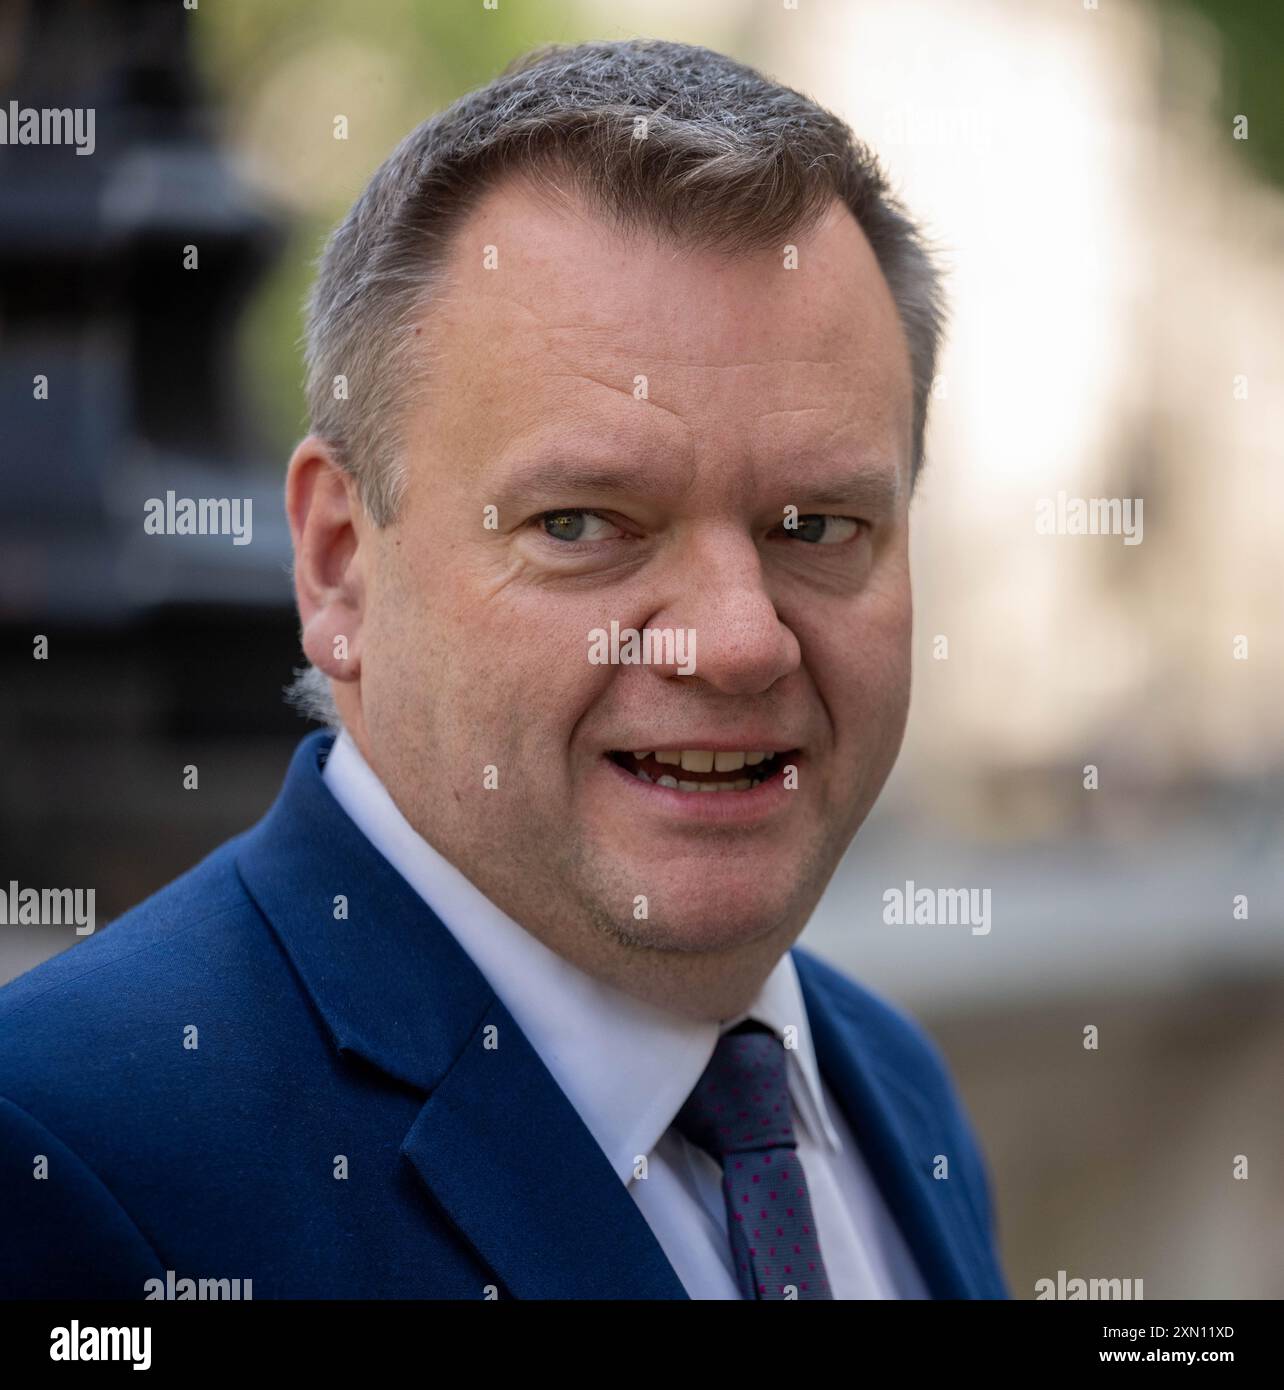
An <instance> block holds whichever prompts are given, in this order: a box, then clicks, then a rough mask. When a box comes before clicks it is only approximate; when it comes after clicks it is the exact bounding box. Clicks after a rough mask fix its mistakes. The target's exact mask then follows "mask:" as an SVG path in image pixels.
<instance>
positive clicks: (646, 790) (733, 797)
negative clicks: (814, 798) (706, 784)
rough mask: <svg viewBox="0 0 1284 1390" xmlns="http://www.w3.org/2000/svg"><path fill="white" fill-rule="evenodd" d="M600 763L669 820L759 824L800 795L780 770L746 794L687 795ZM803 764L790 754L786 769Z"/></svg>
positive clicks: (642, 802) (612, 764)
mask: <svg viewBox="0 0 1284 1390" xmlns="http://www.w3.org/2000/svg"><path fill="white" fill-rule="evenodd" d="M601 761H602V762H603V764H604V765H605V766H606V769H607V771H608V772H610V773H612V774H613V775H614V777H615V779H616V781H617V782H620V783H622V784H623V785H624V788H625V790H627V791H631V792H632V793H633V794H634V796H636V797H637V798H638V802H637V804H638V805H639V806H640V807H644V808H646V809H649V810H651V811H653V812H654V813H655V814H657V815H661V816H664V817H666V818H667V819H669V820H682V821H690V822H693V823H695V824H702V825H756V824H758V823H760V822H761V821H765V820H769V819H770V818H771V817H772V816H777V815H780V814H781V813H782V812H783V811H784V809H785V807H786V806H788V805H789V804H790V803H791V801H792V800H794V799H795V798H796V797H797V796H798V792H797V790H792V791H791V790H790V789H788V788H787V787H786V786H785V779H784V776H783V774H782V772H781V771H777V772H776V773H775V775H774V776H771V777H769V778H767V780H766V781H765V782H759V783H758V785H757V786H756V787H751V788H750V789H749V790H748V791H747V792H684V791H679V790H678V788H677V787H662V786H660V785H659V783H657V782H644V781H643V780H642V779H641V778H640V777H635V776H634V775H633V774H632V773H631V772H627V771H626V770H625V769H624V768H622V767H621V766H620V765H619V763H617V762H614V761H612V759H611V758H609V757H607V756H606V755H605V754H603V756H602V759H601ZM801 763H802V756H801V754H797V753H795V754H791V756H790V761H789V763H788V764H786V766H793V767H799V766H800V765H801Z"/></svg>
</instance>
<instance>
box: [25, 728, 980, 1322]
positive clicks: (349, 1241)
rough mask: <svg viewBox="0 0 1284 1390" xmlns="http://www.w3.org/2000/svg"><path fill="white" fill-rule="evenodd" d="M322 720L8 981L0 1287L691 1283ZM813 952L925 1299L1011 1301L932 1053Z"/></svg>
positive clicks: (552, 1292)
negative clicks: (356, 809) (172, 852)
mask: <svg viewBox="0 0 1284 1390" xmlns="http://www.w3.org/2000/svg"><path fill="white" fill-rule="evenodd" d="M330 737H331V736H330V735H328V734H325V733H314V734H311V735H309V736H308V737H307V738H305V739H304V740H303V742H302V743H301V745H300V746H299V749H298V751H297V752H296V753H295V756H294V759H293V762H292V763H291V766H290V770H289V774H288V776H287V778H286V782H285V785H284V788H283V790H282V792H281V794H280V796H279V798H278V799H277V801H276V803H275V805H274V806H273V807H272V809H271V810H270V811H269V812H268V814H267V815H266V816H265V817H264V819H263V820H262V821H261V822H260V823H259V824H258V825H257V826H255V827H254V828H253V829H252V830H250V831H248V832H246V833H245V834H243V835H240V836H238V837H237V838H236V839H234V840H231V841H229V842H228V843H227V844H225V845H223V846H222V847H221V848H220V849H218V850H216V851H215V852H214V853H213V854H212V855H210V856H209V857H208V858H207V859H205V860H204V861H203V862H202V863H200V864H199V865H197V866H196V868H194V869H192V870H191V871H190V872H188V873H187V874H185V875H184V876H183V877H182V878H180V879H178V880H176V881H175V882H174V883H172V884H170V885H169V886H168V887H166V888H164V889H163V890H162V891H161V892H159V893H157V894H156V895H155V896H154V897H152V898H149V899H148V900H147V901H146V902H144V903H142V904H141V905H140V906H138V907H136V908H134V909H133V910H132V911H130V912H128V913H126V914H125V916H124V917H122V918H120V919H119V920H117V921H116V922H114V923H112V924H111V925H110V926H109V927H108V928H106V929H105V930H103V931H101V932H99V933H97V934H95V935H94V936H91V937H88V938H87V939H86V940H85V941H84V942H83V943H81V944H79V945H77V946H76V947H75V949H73V950H68V951H67V952H65V953H64V954H62V955H60V956H57V957H55V958H54V959H53V960H50V961H47V962H45V963H44V964H43V965H41V966H39V967H38V968H37V969H35V970H32V971H31V972H29V973H28V974H27V975H25V976H23V977H22V978H21V979H19V980H16V981H14V982H13V983H12V984H10V985H9V986H8V987H7V988H5V989H4V990H0V1199H2V1202H3V1208H4V1211H3V1217H2V1218H0V1296H6V1297H27V1296H44V1297H72V1296H75V1297H123V1298H142V1297H143V1296H144V1284H145V1282H146V1281H147V1280H149V1279H153V1278H159V1279H162V1280H163V1279H165V1277H166V1271H168V1270H173V1271H174V1272H175V1276H176V1277H177V1278H180V1279H181V1278H201V1277H204V1278H226V1279H237V1278H239V1279H242V1280H244V1279H247V1278H248V1279H252V1280H253V1285H252V1290H253V1297H254V1298H256V1299H262V1298H267V1297H315V1298H345V1297H350V1298H473V1299H480V1298H482V1297H484V1296H485V1290H486V1287H487V1286H488V1285H492V1286H494V1287H495V1288H496V1289H497V1290H498V1294H499V1296H500V1297H515V1298H685V1297H686V1296H687V1295H686V1293H685V1291H684V1289H683V1287H682V1285H681V1283H680V1282H679V1280H678V1278H677V1275H676V1274H675V1273H674V1271H673V1269H672V1267H671V1266H670V1265H669V1263H668V1261H667V1260H666V1258H665V1256H664V1254H663V1252H662V1250H661V1248H660V1246H659V1244H658V1243H657V1242H656V1240H655V1238H654V1236H653V1235H652V1234H651V1230H650V1228H649V1227H648V1226H647V1224H646V1222H645V1221H644V1220H643V1218H642V1216H641V1214H640V1213H639V1211H638V1209H637V1207H636V1206H635V1205H634V1202H633V1199H632V1198H631V1197H630V1196H629V1194H628V1191H627V1190H626V1189H625V1188H624V1186H623V1185H622V1184H621V1183H620V1181H619V1179H618V1178H617V1177H616V1176H615V1174H614V1172H613V1171H612V1169H611V1167H610V1165H609V1164H608V1162H607V1159H606V1157H605V1155H604V1154H603V1153H602V1151H601V1150H600V1149H599V1148H598V1146H597V1144H596V1142H595V1141H594V1139H593V1137H592V1135H591V1134H590V1133H589V1131H588V1129H587V1128H586V1127H585V1125H584V1123H583V1121H582V1120H581V1119H580V1117H579V1115H578V1114H577V1113H576V1111H575V1110H574V1109H573V1107H572V1106H571V1104H570V1102H569V1101H568V1100H567V1098H566V1096H565V1095H564V1094H563V1093H562V1091H561V1090H560V1089H559V1088H558V1086H557V1084H556V1083H555V1082H554V1080H553V1078H552V1076H551V1075H550V1074H549V1072H548V1071H547V1070H546V1069H545V1067H544V1064H543V1063H542V1062H541V1061H540V1058H539V1056H538V1055H537V1054H536V1052H535V1051H534V1049H533V1048H532V1047H531V1046H530V1044H529V1043H528V1042H527V1040H526V1039H525V1037H523V1035H522V1033H521V1031H520V1030H519V1029H518V1027H517V1025H516V1023H515V1022H514V1021H513V1018H512V1016H511V1015H510V1014H509V1013H508V1011H507V1010H506V1009H505V1008H504V1006H503V1005H502V1004H501V1003H500V1002H499V1000H498V999H497V998H496V997H495V995H494V993H493V991H492V990H491V989H490V987H489V985H488V984H487V983H486V980H485V978H484V977H483V976H482V974H481V973H480V972H479V971H478V970H477V968H476V967H475V966H474V965H473V963H472V962H471V960H470V959H469V958H468V956H467V955H466V954H465V953H464V951H463V950H462V949H461V947H460V946H459V945H458V944H457V943H456V941H455V939H454V937H453V936H452V935H451V934H450V932H449V931H448V930H447V929H446V928H445V927H444V926H443V925H442V924H441V922H440V921H438V919H437V918H436V917H435V916H434V915H433V913H432V912H431V911H430V910H429V909H428V908H427V907H426V906H424V904H423V902H422V901H421V900H420V899H419V898H418V897H417V896H416V894H415V893H414V891H413V890H412V889H411V888H410V887H409V886H408V885H407V884H406V883H405V881H404V880H403V879H402V878H400V877H399V875H398V874H397V873H396V872H395V871H394V870H393V869H392V868H391V866H390V865H389V864H388V863H387V862H386V861H385V860H384V859H383V858H382V857H381V856H380V855H379V854H378V852H377V851H376V850H375V849H374V847H373V846H372V845H371V844H370V843H369V841H367V840H366V839H365V837H364V836H363V835H362V834H361V832H360V831H358V830H357V828H356V826H355V825H354V824H353V823H352V822H351V820H349V819H348V817H347V815H346V814H345V813H344V812H343V811H342V810H341V809H340V807H339V805H338V803H337V802H336V801H335V800H334V798H333V797H332V796H331V795H330V793H329V791H328V790H327V788H326V786H325V784H324V782H323V781H322V778H321V771H320V763H319V761H318V758H319V754H321V753H322V751H323V750H324V749H325V748H326V747H327V746H328V740H329V738H330ZM338 894H343V895H345V896H346V898H347V899H348V903H349V916H348V918H347V920H339V921H336V920H335V917H334V900H335V897H336V895H338ZM794 958H795V961H796V963H797V968H798V974H799V977H800V979H801V983H802V990H803V995H804V998H805V999H806V1003H807V1011H808V1017H809V1019H810V1021H811V1027H812V1031H813V1035H814V1039H815V1045H816V1050H817V1053H818V1057H819V1062H820V1067H821V1070H822V1072H823V1073H824V1075H825V1078H826V1080H827V1081H828V1082H829V1085H830V1086H831V1088H832V1090H833V1092H834V1094H835V1096H836V1097H837V1098H838V1100H839V1103H840V1104H841V1105H842V1106H843V1108H844V1111H845V1113H846V1115H847V1118H848V1120H849V1122H850V1123H851V1127H852V1130H853V1132H854V1133H855V1134H856V1136H857V1138H858V1140H859V1142H860V1144H861V1149H862V1153H863V1154H864V1156H865V1158H866V1161H867V1162H868V1164H869V1167H870V1169H871V1171H872V1173H873V1176H874V1179H875V1181H876V1182H877V1183H878V1185H879V1187H880V1189H881V1191H882V1193H883V1196H884V1198H885V1199H886V1201H887V1202H888V1204H889V1206H890V1209H891V1211H892V1213H893V1215H894V1216H895V1218H896V1220H897V1221H898V1222H899V1224H900V1227H901V1230H902V1231H903V1232H904V1234H905V1237H906V1239H907V1241H908V1243H909V1246H910V1249H911V1250H912V1252H913V1254H914V1256H915V1258H916V1260H917V1262H918V1265H919V1268H920V1269H921V1271H922V1273H923V1275H924V1278H925V1279H926V1281H927V1284H928V1287H929V1289H930V1290H931V1293H932V1295H933V1296H934V1297H937V1298H1003V1297H1006V1296H1007V1289H1006V1288H1005V1286H1004V1281H1003V1275H1002V1273H1001V1271H1000V1268H999V1262H998V1258H997V1255H996V1253H995V1246H994V1235H993V1230H994V1222H993V1214H992V1210H991V1199H990V1192H989V1188H988V1180H987V1177H986V1172H985V1167H984V1162H983V1160H982V1157H981V1154H980V1153H979V1151H978V1149H977V1146H976V1144H975V1142H974V1140H973V1137H972V1135H971V1132H970V1130H969V1128H968V1124H967V1121H966V1119H965V1118H964V1116H963V1114H962V1112H961V1110H960V1107H959V1103H958V1100H957V1099H956V1096H955V1094H954V1091H953V1088H952V1086H951V1084H950V1081H949V1079H948V1077H947V1075H946V1072H945V1069H944V1067H943V1065H942V1062H941V1059H940V1057H939V1055H938V1053H937V1052H936V1050H935V1048H934V1047H933V1045H932V1044H931V1043H930V1042H929V1041H928V1039H927V1038H926V1036H925V1035H924V1034H923V1032H922V1031H921V1030H920V1029H919V1028H918V1027H917V1026H916V1025H915V1024H914V1023H912V1022H911V1021H910V1020H909V1019H907V1018H906V1017H905V1016H903V1015H902V1014H900V1013H899V1012H897V1011H894V1010H893V1009H892V1008H890V1007H889V1006H888V1005H887V1004H885V1003H883V1002H881V1001H879V1000H878V999H876V998H875V997H874V996H873V995H871V994H869V993H868V992H867V991H865V990H863V989H861V988H860V987H859V986H857V985H855V984H853V983H852V982H851V981H850V980H848V979H846V978H845V977H844V976H842V975H841V974H839V973H838V972H837V971H835V970H833V969H832V968H831V967H830V966H828V965H826V964H824V963H823V962H822V961H821V960H819V959H818V958H816V957H815V956H812V955H811V954H809V953H808V952H806V951H803V950H799V949H795V951H794ZM490 1025H494V1026H495V1027H496V1028H497V1029H498V1037H499V1040H500V1045H499V1047H498V1049H493V1048H487V1047H485V1046H484V1045H483V1037H484V1030H486V1029H487V1028H488V1027H489V1026H490ZM192 1026H194V1027H195V1029H196V1030H197V1031H196V1034H195V1041H196V1042H197V1044H198V1045H197V1046H195V1047H193V1046H191V1045H190V1044H191V1042H192V1041H193V1035H192V1034H191V1033H190V1031H189V1030H190V1028H191V1027H192ZM938 1154H939V1155H944V1156H945V1157H946V1158H947V1159H948V1160H949V1177H948V1179H938V1178H934V1177H933V1167H934V1164H936V1162H937V1158H936V1156H937V1155H938ZM38 1155H44V1156H45V1159H46V1161H47V1177H45V1178H44V1179H37V1178H36V1177H35V1176H34V1173H35V1171H36V1165H37V1162H38V1160H37V1156H38ZM340 1155H342V1156H344V1157H345V1158H346V1172H347V1177H346V1179H345V1180H339V1179H338V1178H337V1177H336V1171H341V1170H340V1169H339V1168H338V1167H337V1165H338V1163H339V1159H338V1156H340Z"/></svg>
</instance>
